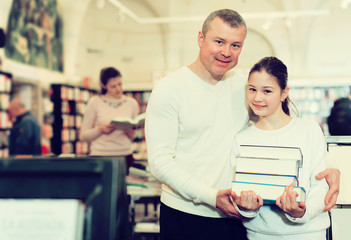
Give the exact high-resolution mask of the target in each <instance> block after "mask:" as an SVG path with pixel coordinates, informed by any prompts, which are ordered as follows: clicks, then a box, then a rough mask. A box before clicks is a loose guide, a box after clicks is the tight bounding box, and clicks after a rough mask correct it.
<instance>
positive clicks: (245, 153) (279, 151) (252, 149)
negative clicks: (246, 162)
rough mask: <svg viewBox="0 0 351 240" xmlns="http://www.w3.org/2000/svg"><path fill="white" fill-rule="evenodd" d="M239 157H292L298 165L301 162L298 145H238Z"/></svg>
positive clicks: (300, 165) (301, 156)
mask: <svg viewBox="0 0 351 240" xmlns="http://www.w3.org/2000/svg"><path fill="white" fill-rule="evenodd" d="M238 156H239V157H250V158H270V159H284V160H287V159H293V160H299V167H302V164H303V155H302V152H301V149H300V148H298V147H282V146H263V145H240V146H239V154H238Z"/></svg>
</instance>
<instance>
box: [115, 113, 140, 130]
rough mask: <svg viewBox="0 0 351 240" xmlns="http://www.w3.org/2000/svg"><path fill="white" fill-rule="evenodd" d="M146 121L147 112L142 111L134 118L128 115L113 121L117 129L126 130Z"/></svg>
mask: <svg viewBox="0 0 351 240" xmlns="http://www.w3.org/2000/svg"><path fill="white" fill-rule="evenodd" d="M144 122H145V113H140V114H139V115H137V116H136V117H135V118H134V119H132V118H128V117H116V118H114V119H112V121H111V123H112V124H115V125H116V126H117V129H120V130H125V129H130V128H134V127H137V126H139V125H141V124H143V123H144Z"/></svg>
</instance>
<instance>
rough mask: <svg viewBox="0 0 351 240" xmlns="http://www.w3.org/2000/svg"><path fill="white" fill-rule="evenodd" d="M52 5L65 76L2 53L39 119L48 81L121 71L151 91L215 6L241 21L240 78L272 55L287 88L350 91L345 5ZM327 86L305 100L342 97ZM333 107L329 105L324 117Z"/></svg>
mask: <svg viewBox="0 0 351 240" xmlns="http://www.w3.org/2000/svg"><path fill="white" fill-rule="evenodd" d="M57 2H58V6H59V9H60V13H61V16H62V19H63V47H64V54H63V56H64V71H63V73H60V72H55V71H49V70H47V69H43V68H38V67H33V66H30V65H26V64H22V63H19V62H16V61H13V60H10V59H7V58H6V56H5V51H4V49H3V48H1V49H0V57H1V61H2V65H1V68H2V71H6V72H10V73H12V74H13V81H14V91H15V92H16V91H17V92H18V93H19V94H21V96H22V97H23V98H27V99H28V100H27V101H26V102H27V104H28V105H29V108H30V109H33V108H35V106H39V107H38V108H39V109H36V110H35V109H34V110H35V112H36V114H37V115H38V118H39V120H40V121H42V116H43V114H44V113H45V111H49V110H45V107H47V106H48V105H46V104H45V102H46V99H45V98H42V96H43V95H45V91H46V90H47V89H49V87H50V84H51V83H67V84H71V85H77V86H83V84H84V79H85V83H88V86H89V88H96V89H98V88H99V79H98V77H99V72H100V70H101V68H103V67H106V66H114V67H116V68H118V69H119V70H120V71H121V72H122V74H123V80H124V87H125V89H132V90H133V89H136V90H138V89H140V90H143V89H145V90H151V89H152V87H153V85H154V84H155V83H156V82H157V81H158V80H159V79H160V77H162V76H164V75H165V74H167V73H169V72H171V71H173V70H175V69H178V68H180V67H181V66H183V65H187V64H190V63H191V62H192V61H193V60H194V59H195V58H196V57H197V54H198V45H197V34H198V31H199V30H200V29H201V25H202V22H203V20H204V18H205V17H206V16H207V15H208V14H209V12H211V11H213V10H215V9H219V8H232V9H235V10H237V11H238V12H239V13H241V14H242V15H243V17H244V18H245V20H246V23H247V26H248V36H247V40H246V42H245V45H244V49H243V52H242V54H241V57H240V61H239V64H238V66H237V67H236V71H238V72H239V73H240V74H242V75H243V76H244V77H246V74H247V71H248V70H249V69H250V67H251V66H252V65H253V64H254V63H255V62H257V61H258V60H259V59H260V58H262V57H264V56H270V55H273V56H276V57H278V58H280V59H282V60H283V61H284V62H285V63H286V65H287V66H288V70H289V75H290V76H289V81H290V86H292V87H302V88H306V89H307V88H315V87H317V88H318V87H325V88H328V87H335V86H342V87H344V88H343V89H342V93H341V95H346V96H347V95H348V93H349V87H350V85H351V84H350V83H351V58H350V56H349V55H350V53H351V47H350V42H351V34H350V26H349V22H350V21H351V4H350V3H351V1H350V0H309V1H304V0H294V1H291V0H261V1H254V0H235V1H234V0H217V1H212V0H201V1H199V0H167V1H165V0H121V1H118V0H75V1H71V0H58V1H57ZM11 6H12V1H9V0H0V27H1V28H3V29H4V30H5V31H6V28H7V22H8V17H9V12H10V9H11ZM16 88H17V89H16ZM325 88H324V89H323V90H322V92H321V91H319V92H314V90H313V89H312V90H308V91H307V95H308V96H306V98H307V100H309V101H310V100H312V101H313V100H314V98H316V99H317V101H318V102H320V99H319V98H320V97H322V98H328V99H329V98H331V100H334V99H335V98H336V97H339V96H336V95H335V93H334V94H333V93H332V94H331V96H329V95H328V93H325V92H326V91H328V90H326V89H325ZM325 94H326V96H324V95H325ZM295 95H296V94H295ZM339 95H340V94H339ZM33 96H34V97H33ZM298 97H299V96H298ZM293 99H294V98H293ZM297 100H299V99H297ZM307 105H308V106H307V107H311V106H312V112H313V111H314V113H316V114H318V113H320V112H322V111H321V110H320V109H318V107H317V106H314V105H313V103H312V105H311V102H309V103H307ZM41 106H43V107H42V108H43V109H40V108H41ZM331 106H332V101H330V102H328V103H327V107H326V112H325V113H324V115H326V114H327V113H328V111H329V109H330V107H331ZM298 107H299V106H298ZM47 108H49V107H47ZM300 111H301V110H300ZM316 114H315V115H316ZM322 117H323V116H322ZM317 118H318V116H317ZM318 120H319V121H320V122H323V119H318Z"/></svg>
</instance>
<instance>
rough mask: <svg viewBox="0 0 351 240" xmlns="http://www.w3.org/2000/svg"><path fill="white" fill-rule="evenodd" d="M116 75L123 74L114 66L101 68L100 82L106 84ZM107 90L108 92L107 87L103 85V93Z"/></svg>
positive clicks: (120, 75)
mask: <svg viewBox="0 0 351 240" xmlns="http://www.w3.org/2000/svg"><path fill="white" fill-rule="evenodd" d="M115 77H122V74H121V73H120V72H119V71H118V70H117V69H116V68H114V67H107V68H103V69H101V72H100V83H101V84H103V85H104V86H106V84H107V83H108V81H109V80H110V79H111V78H115ZM106 92H107V90H106V88H103V87H102V86H101V94H105V93H106Z"/></svg>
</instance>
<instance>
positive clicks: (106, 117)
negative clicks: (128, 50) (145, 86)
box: [80, 67, 139, 169]
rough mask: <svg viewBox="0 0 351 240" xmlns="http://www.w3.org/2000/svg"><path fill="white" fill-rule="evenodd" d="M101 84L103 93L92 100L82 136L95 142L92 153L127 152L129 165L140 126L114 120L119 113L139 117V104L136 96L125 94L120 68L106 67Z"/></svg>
mask: <svg viewBox="0 0 351 240" xmlns="http://www.w3.org/2000/svg"><path fill="white" fill-rule="evenodd" d="M100 84H101V93H100V94H99V95H97V96H94V97H92V98H91V99H90V100H89V102H88V105H87V109H86V111H85V114H84V118H83V124H82V128H81V133H80V139H81V140H82V141H88V142H90V143H91V144H90V155H91V156H127V157H126V159H127V169H129V167H130V166H131V165H132V163H133V157H132V149H131V145H132V141H133V139H134V138H135V137H136V130H135V129H126V130H120V129H118V128H117V127H116V125H114V124H111V123H110V122H111V120H112V119H114V118H116V117H128V118H132V119H133V118H135V117H136V116H137V115H138V113H139V105H138V103H137V101H136V100H135V99H134V98H131V97H127V96H125V95H123V85H122V75H121V73H120V72H119V71H118V70H117V69H115V68H113V67H108V68H104V69H102V70H101V73H100Z"/></svg>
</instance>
